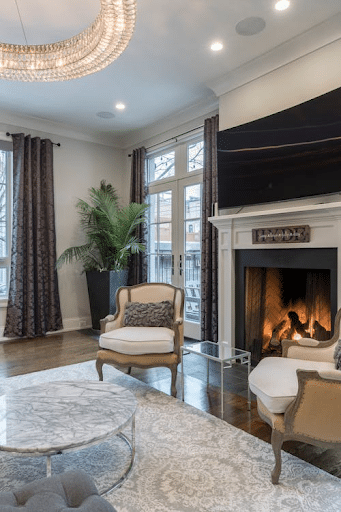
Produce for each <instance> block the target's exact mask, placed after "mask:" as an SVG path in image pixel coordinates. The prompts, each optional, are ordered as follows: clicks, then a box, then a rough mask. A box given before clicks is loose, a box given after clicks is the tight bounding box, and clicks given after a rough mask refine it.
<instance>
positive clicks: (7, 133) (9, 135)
mask: <svg viewBox="0 0 341 512" xmlns="http://www.w3.org/2000/svg"><path fill="white" fill-rule="evenodd" d="M6 135H7V137H11V136H12V135H13V133H9V132H6ZM52 144H53V145H54V146H58V147H59V148H60V142H52Z"/></svg>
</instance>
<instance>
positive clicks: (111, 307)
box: [86, 270, 128, 330]
mask: <svg viewBox="0 0 341 512" xmlns="http://www.w3.org/2000/svg"><path fill="white" fill-rule="evenodd" d="M86 280H87V283H88V292H89V301H90V310H91V321H92V328H93V329H96V330H99V329H100V322H99V321H100V320H101V319H102V318H104V317H105V316H107V315H109V314H110V315H113V314H115V312H116V300H115V296H116V291H117V290H118V288H119V287H120V286H125V285H126V284H127V281H128V270H122V271H121V272H115V271H114V270H105V271H103V272H100V271H99V270H91V271H88V272H86Z"/></svg>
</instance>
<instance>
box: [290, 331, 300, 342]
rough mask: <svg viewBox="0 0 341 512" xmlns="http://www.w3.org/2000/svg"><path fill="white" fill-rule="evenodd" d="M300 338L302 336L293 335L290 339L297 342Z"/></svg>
mask: <svg viewBox="0 0 341 512" xmlns="http://www.w3.org/2000/svg"><path fill="white" fill-rule="evenodd" d="M301 338H302V336H301V335H300V334H298V333H296V334H294V336H293V338H292V339H293V340H296V341H298V340H300V339H301Z"/></svg>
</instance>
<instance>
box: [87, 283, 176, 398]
mask: <svg viewBox="0 0 341 512" xmlns="http://www.w3.org/2000/svg"><path fill="white" fill-rule="evenodd" d="M183 309H184V291H183V290H182V289H181V288H176V287H175V286H172V285H170V284H165V283H146V284H138V285H135V286H124V287H121V288H119V289H118V291H117V294H116V314H115V315H114V316H113V315H108V316H107V317H106V318H104V319H103V320H101V336H100V339H99V347H100V349H99V351H98V352H97V361H96V368H97V372H98V375H99V378H100V380H103V371H102V367H103V364H111V365H114V366H122V367H127V368H128V372H129V373H130V369H131V367H132V366H133V367H138V368H152V367H155V366H166V367H168V368H170V370H171V372H172V383H171V392H172V395H173V396H176V376H177V369H178V364H179V363H180V358H181V354H180V347H181V345H182V344H183Z"/></svg>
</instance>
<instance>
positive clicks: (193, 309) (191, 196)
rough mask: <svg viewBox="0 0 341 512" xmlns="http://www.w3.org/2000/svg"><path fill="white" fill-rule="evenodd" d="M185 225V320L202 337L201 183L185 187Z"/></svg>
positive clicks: (189, 331) (198, 337) (188, 328)
mask: <svg viewBox="0 0 341 512" xmlns="http://www.w3.org/2000/svg"><path fill="white" fill-rule="evenodd" d="M184 226H185V230H184V259H185V267H184V283H183V286H184V288H185V321H186V324H187V323H188V322H190V324H188V325H187V328H186V331H187V332H188V334H187V336H190V334H192V335H191V337H193V338H195V339H200V335H199V334H200V303H201V300H200V299H201V274H200V264H201V183H195V184H191V185H187V186H185V187H184ZM192 322H193V323H194V324H195V325H191V324H192Z"/></svg>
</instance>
